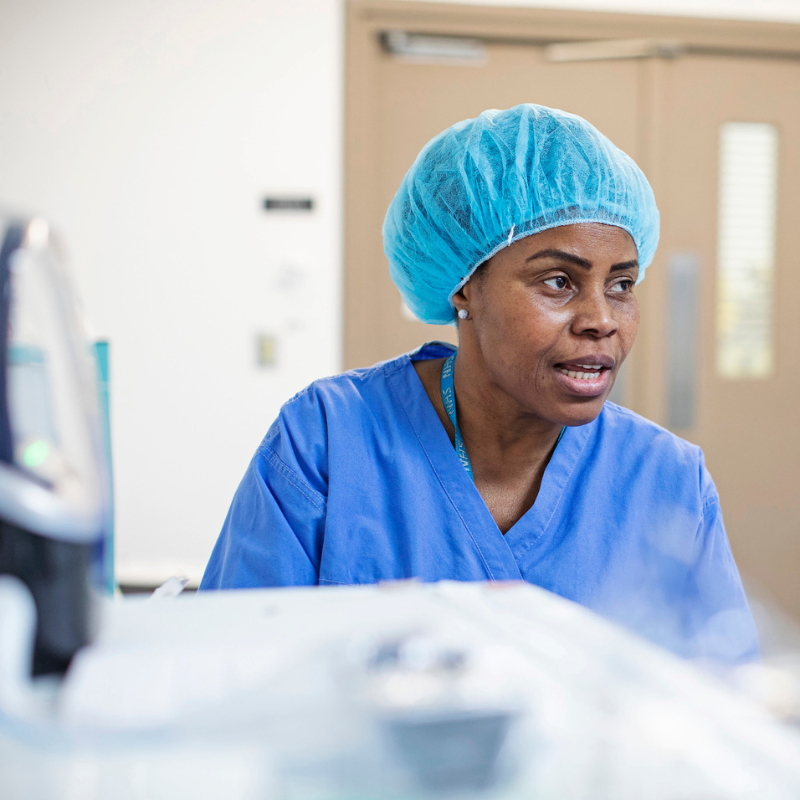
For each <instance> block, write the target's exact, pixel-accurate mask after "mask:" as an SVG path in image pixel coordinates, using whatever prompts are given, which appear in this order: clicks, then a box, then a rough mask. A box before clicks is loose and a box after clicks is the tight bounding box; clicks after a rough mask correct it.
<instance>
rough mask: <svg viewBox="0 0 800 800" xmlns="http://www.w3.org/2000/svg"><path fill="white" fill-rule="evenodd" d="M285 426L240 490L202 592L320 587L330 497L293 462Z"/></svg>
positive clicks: (276, 430) (278, 427)
mask: <svg viewBox="0 0 800 800" xmlns="http://www.w3.org/2000/svg"><path fill="white" fill-rule="evenodd" d="M283 423H284V421H283V420H281V419H280V418H279V420H278V422H276V423H275V425H274V426H273V428H272V429H271V431H270V433H269V434H267V437H266V439H265V440H264V442H262V444H261V446H260V447H259V449H258V450H257V452H256V454H255V456H253V459H252V461H251V462H250V465H249V466H248V468H247V472H246V473H245V475H244V478H243V479H242V482H241V483H240V484H239V488H238V489H237V490H236V494H235V495H234V498H233V502H232V503H231V507H230V509H229V511H228V515H227V517H226V519H225V523H224V525H223V527H222V532H221V533H220V535H219V539H218V540H217V543H216V545H215V547H214V550H213V552H212V554H211V559H210V560H209V562H208V566H207V567H206V571H205V574H204V576H203V580H202V582H201V584H200V589H201V590H205V589H234V588H255V587H264V586H309V585H315V584H317V583H318V582H319V564H320V557H321V550H322V540H323V535H324V527H325V511H326V498H325V496H324V495H322V494H321V493H320V492H319V491H318V489H316V488H314V487H312V486H311V482H310V481H309V480H308V479H307V478H306V476H304V475H303V474H302V471H301V470H300V468H299V466H298V462H297V459H295V458H293V457H292V453H291V450H292V441H291V437H289V436H286V435H285V429H284V424H283ZM282 429H283V430H282ZM287 448H288V450H289V452H283V451H285V450H287ZM287 462H289V463H291V464H292V466H291V467H290V466H289V463H287ZM292 467H294V468H292ZM309 468H310V467H309Z"/></svg>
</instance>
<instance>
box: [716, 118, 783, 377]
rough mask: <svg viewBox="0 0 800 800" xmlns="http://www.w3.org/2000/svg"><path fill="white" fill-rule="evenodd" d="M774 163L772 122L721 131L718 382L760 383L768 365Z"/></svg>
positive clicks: (770, 367)
mask: <svg viewBox="0 0 800 800" xmlns="http://www.w3.org/2000/svg"><path fill="white" fill-rule="evenodd" d="M777 163H778V132H777V130H776V128H775V126H774V125H768V124H762V123H745V122H729V123H726V124H725V125H723V126H722V128H721V131H720V164H719V170H720V171H719V175H720V180H719V220H718V241H717V359H716V361H717V372H718V374H719V375H720V376H722V377H724V378H733V379H742V378H766V377H769V376H770V375H771V374H772V371H773V368H774V360H775V355H774V345H773V332H774V324H773V313H774V311H773V309H774V301H773V293H774V292H773V290H774V284H775V212H776V182H777Z"/></svg>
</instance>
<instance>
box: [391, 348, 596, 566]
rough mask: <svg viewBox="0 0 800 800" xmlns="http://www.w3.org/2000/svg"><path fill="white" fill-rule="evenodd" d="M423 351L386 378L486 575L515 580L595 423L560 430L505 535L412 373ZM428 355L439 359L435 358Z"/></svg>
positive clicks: (402, 361)
mask: <svg viewBox="0 0 800 800" xmlns="http://www.w3.org/2000/svg"><path fill="white" fill-rule="evenodd" d="M437 344H438V343H437ZM423 347H425V345H423ZM422 349H423V348H419V350H416V351H414V352H413V353H410V354H408V355H405V356H402V357H401V358H400V359H399V362H400V363H399V364H398V368H397V369H396V370H395V371H393V372H392V373H391V374H390V375H389V376H388V377H389V379H390V383H391V384H393V387H392V388H393V389H394V391H395V393H396V395H397V398H398V400H399V402H400V404H401V405H402V407H403V410H404V411H405V413H406V416H407V417H408V421H409V424H410V425H411V428H412V429H413V431H414V433H415V435H416V438H417V440H418V441H419V444H420V447H421V448H422V449H423V450H424V452H425V455H426V456H427V459H428V462H429V464H430V466H431V469H432V470H433V472H434V474H435V475H436V477H437V479H438V481H439V483H440V485H441V486H442V489H443V490H444V492H445V494H446V495H447V496H448V498H449V499H450V502H451V503H452V505H453V507H454V509H455V512H456V513H457V514H458V516H459V517H460V518H461V520H462V522H463V524H464V527H465V528H466V530H467V532H468V533H469V535H470V537H471V538H472V540H473V542H474V543H475V546H476V547H477V549H478V551H479V552H480V554H481V556H482V558H483V561H484V564H485V566H486V568H487V571H488V572H489V575H490V576H491V577H492V579H493V580H520V579H521V578H522V577H523V574H522V569H521V568H522V567H523V565H524V562H525V560H526V559H525V556H526V554H527V553H528V551H529V550H530V549H531V548H532V547H533V546H534V545H535V544H536V543H537V542H539V541H540V540H541V539H542V537H543V536H544V535H545V534H546V533H547V529H548V526H549V524H550V522H551V520H552V519H553V515H554V514H555V512H556V509H557V508H558V506H559V504H560V503H561V501H562V498H563V496H564V492H565V489H566V487H567V484H568V483H569V479H570V477H571V475H572V473H573V471H574V469H575V467H576V466H577V464H578V461H579V459H580V456H581V453H582V452H583V450H584V448H585V446H586V443H587V441H588V439H589V435H590V433H591V429H592V428H593V427H594V424H595V423H594V422H592V423H589V424H588V425H582V426H580V427H577V428H568V429H567V430H566V431H565V433H564V436H563V437H562V438H561V441H560V442H559V443H558V446H557V447H556V449H555V452H554V453H553V455H552V457H551V459H550V462H549V463H548V465H547V467H546V468H545V471H544V475H543V476H542V484H541V486H540V488H539V494H538V495H537V497H536V502H535V503H534V504H533V505H532V506H531V507H530V508H529V509H528V510H527V511H526V512H525V514H523V515H522V517H520V519H518V520H517V522H516V523H515V524H514V525H513V526H512V527H511V528H510V529H509V530H508V531H507V532H506V533H505V535H504V534H502V533H501V532H500V529H499V528H498V527H497V523H496V522H495V521H494V517H492V515H491V512H490V511H489V508H488V507H487V505H486V503H485V502H484V500H483V497H482V496H481V494H480V492H479V491H478V490H477V488H476V487H475V484H474V483H473V482H472V480H471V479H470V477H469V475H468V474H467V471H466V470H465V469H464V467H463V466H462V464H461V462H460V461H459V459H458V455H457V454H456V451H455V449H454V448H453V444H452V442H451V441H450V437H449V436H448V435H447V431H446V430H445V428H444V426H443V425H442V422H441V420H440V419H439V415H438V414H437V413H436V409H435V408H434V407H433V404H432V403H431V401H430V398H429V397H428V393H427V392H426V391H425V387H424V386H423V384H422V381H421V380H420V379H419V376H418V375H417V372H416V370H415V369H414V366H413V363H412V357H413V356H414V355H416V354H417V353H418V352H420V351H421V350H422ZM432 357H434V358H435V357H439V354H438V353H437V355H436V356H432Z"/></svg>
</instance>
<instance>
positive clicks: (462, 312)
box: [458, 308, 469, 319]
mask: <svg viewBox="0 0 800 800" xmlns="http://www.w3.org/2000/svg"><path fill="white" fill-rule="evenodd" d="M468 316H469V311H467V309H466V308H460V309H459V310H458V318H459V319H466V318H467V317H468Z"/></svg>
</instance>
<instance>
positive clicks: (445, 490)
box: [387, 356, 497, 581]
mask: <svg viewBox="0 0 800 800" xmlns="http://www.w3.org/2000/svg"><path fill="white" fill-rule="evenodd" d="M405 358H406V359H407V364H408V366H409V367H411V359H410V358H408V356H406V357H405ZM411 368H412V369H413V367H411ZM398 372H399V370H396V371H395V374H397V373H398ZM414 377H415V378H416V379H417V380H419V376H417V375H416V373H415V374H414ZM387 383H388V384H389V386H390V387H391V390H392V392H393V393H394V395H395V397H397V399H398V400H399V401H400V407H401V408H402V409H403V413H404V414H405V416H406V419H407V420H408V424H409V425H410V426H411V430H412V431H414V435H415V436H416V437H417V441H418V442H419V444H420V447H421V448H422V452H423V453H425V458H426V459H427V461H428V464H430V467H431V470H432V471H433V474H434V475H435V476H436V480H437V481H439V486H441V487H442V491H443V492H444V493H445V496H446V497H447V499H448V500H449V501H450V504H451V505H452V506H453V509H454V510H455V512H456V514H457V515H458V518H459V519H460V520H461V524H462V525H463V526H464V529H465V530H466V532H467V535H468V536H469V538H470V539H471V540H472V544H473V545H474V546H475V550H476V551H477V553H478V556H479V558H480V560H481V563H482V564H483V566H484V567H485V568H486V571H487V572H488V573H489V578H490V579H491V580H493V581H495V580H497V579H496V578H495V576H494V573H493V572H492V569H491V567H490V566H489V564H488V562H487V561H486V558H485V556H484V555H483V551H482V550H481V548H480V545H479V544H478V542H477V541H476V539H475V537H474V536H473V535H472V531H471V530H470V529H469V526H468V525H467V523H466V520H465V519H464V517H463V515H462V514H461V511H460V510H459V508H458V505H457V504H456V502H455V501H454V500H453V498H452V496H451V495H450V492H448V491H447V487H446V486H445V485H444V481H443V480H442V478H441V476H440V475H439V472H438V471H437V469H436V465H435V464H434V463H433V461H431V457H430V455H429V454H428V450H427V448H426V447H425V445H424V444H423V442H422V439H421V438H420V435H419V431H418V430H417V428H416V426H415V425H414V421H413V419H412V418H411V416H410V414H409V413H408V409H406V406H405V403H404V402H403V401H402V398H401V397H400V396H399V395H398V393H397V390H396V388H395V387H394V385H393V384H392V383H391V381H387ZM420 389H421V391H423V392H425V387H424V386H422V383H421V381H420ZM425 399H426V400H427V401H428V402H430V399H429V398H428V397H427V393H426V397H425Z"/></svg>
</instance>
